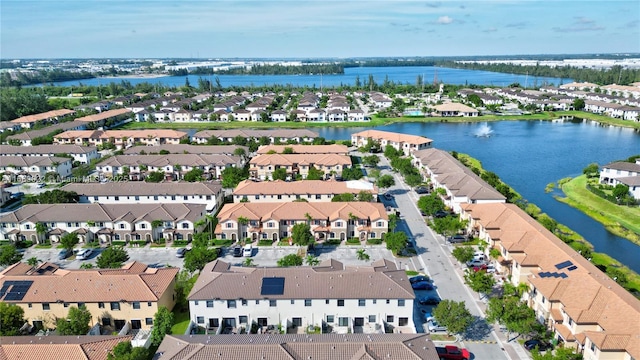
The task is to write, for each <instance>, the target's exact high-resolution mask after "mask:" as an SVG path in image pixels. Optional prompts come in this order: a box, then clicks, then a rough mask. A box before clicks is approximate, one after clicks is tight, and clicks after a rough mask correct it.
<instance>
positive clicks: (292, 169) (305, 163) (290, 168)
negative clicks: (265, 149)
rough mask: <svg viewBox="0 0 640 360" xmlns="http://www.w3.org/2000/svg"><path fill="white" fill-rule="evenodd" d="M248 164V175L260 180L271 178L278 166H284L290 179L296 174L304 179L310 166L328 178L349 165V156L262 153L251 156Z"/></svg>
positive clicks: (339, 172)
mask: <svg viewBox="0 0 640 360" xmlns="http://www.w3.org/2000/svg"><path fill="white" fill-rule="evenodd" d="M249 165H250V167H249V176H251V177H252V178H254V179H260V180H272V179H273V172H274V171H275V170H277V169H279V168H284V169H285V170H286V172H287V175H288V176H290V177H291V178H292V179H293V178H295V177H296V176H297V175H300V176H302V178H303V179H306V178H307V175H308V174H309V169H310V168H311V167H314V168H316V169H317V170H320V171H322V172H323V174H324V176H325V177H326V178H329V177H331V176H332V174H341V173H342V170H343V169H345V168H347V167H350V166H351V157H349V156H347V155H338V154H262V155H258V156H256V157H254V158H252V159H251V160H250V161H249Z"/></svg>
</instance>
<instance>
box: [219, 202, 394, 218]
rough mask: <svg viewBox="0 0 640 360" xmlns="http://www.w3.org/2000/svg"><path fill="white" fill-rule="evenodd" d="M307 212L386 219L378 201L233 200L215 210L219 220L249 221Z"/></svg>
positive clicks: (298, 214)
mask: <svg viewBox="0 0 640 360" xmlns="http://www.w3.org/2000/svg"><path fill="white" fill-rule="evenodd" d="M305 214H309V215H310V216H311V218H312V219H314V220H326V219H329V220H331V221H333V220H337V219H345V220H347V219H349V214H352V215H355V216H357V217H358V218H359V219H369V220H371V221H376V220H379V219H383V220H388V219H389V217H388V215H387V211H386V210H385V208H384V205H383V204H382V203H369V202H313V203H308V202H288V203H287V202H284V203H250V202H249V203H235V204H225V205H224V206H223V207H222V209H221V210H220V212H219V213H218V219H219V221H220V223H222V222H224V221H227V220H237V219H238V217H240V216H244V217H246V218H247V219H249V220H262V221H266V220H269V219H276V220H281V219H282V220H306V216H305Z"/></svg>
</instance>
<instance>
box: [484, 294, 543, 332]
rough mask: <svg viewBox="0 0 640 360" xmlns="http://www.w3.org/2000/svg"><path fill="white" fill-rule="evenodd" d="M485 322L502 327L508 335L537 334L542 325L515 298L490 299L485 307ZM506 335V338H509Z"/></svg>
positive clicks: (540, 330) (541, 329)
mask: <svg viewBox="0 0 640 360" xmlns="http://www.w3.org/2000/svg"><path fill="white" fill-rule="evenodd" d="M486 313H487V321H488V322H489V323H494V322H498V323H500V324H502V325H504V326H505V327H506V329H507V331H508V332H509V333H517V334H519V335H523V334H532V333H533V334H539V333H542V332H544V325H542V324H540V323H539V322H538V321H537V320H536V314H535V312H534V311H533V309H531V308H530V307H529V306H528V305H527V304H526V303H524V302H522V301H520V300H519V299H518V298H516V297H513V296H512V297H504V298H497V297H494V298H491V299H489V303H488V305H487V312H486ZM509 337H510V336H509V334H507V338H509Z"/></svg>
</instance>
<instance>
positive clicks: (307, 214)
mask: <svg viewBox="0 0 640 360" xmlns="http://www.w3.org/2000/svg"><path fill="white" fill-rule="evenodd" d="M304 217H305V219H307V225H311V220H313V218H312V217H311V215H310V214H309V213H305V214H304Z"/></svg>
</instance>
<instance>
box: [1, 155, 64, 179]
mask: <svg viewBox="0 0 640 360" xmlns="http://www.w3.org/2000/svg"><path fill="white" fill-rule="evenodd" d="M72 165H73V164H72V161H71V159H69V158H63V157H57V156H11V157H3V158H2V161H0V173H2V178H3V180H4V181H9V182H15V181H16V180H18V181H21V182H31V181H45V179H46V178H49V179H48V180H49V181H55V180H58V179H64V178H67V177H69V176H70V175H71V167H72Z"/></svg>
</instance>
